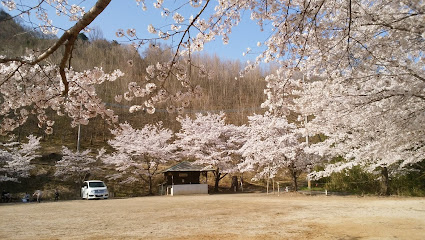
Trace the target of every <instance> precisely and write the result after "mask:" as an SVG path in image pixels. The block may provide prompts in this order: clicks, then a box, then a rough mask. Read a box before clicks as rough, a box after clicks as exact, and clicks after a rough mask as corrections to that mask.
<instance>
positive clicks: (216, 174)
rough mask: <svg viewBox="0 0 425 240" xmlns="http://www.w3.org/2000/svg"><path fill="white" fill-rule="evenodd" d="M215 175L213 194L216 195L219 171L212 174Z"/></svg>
mask: <svg viewBox="0 0 425 240" xmlns="http://www.w3.org/2000/svg"><path fill="white" fill-rule="evenodd" d="M214 175H215V184H214V192H215V193H217V192H218V183H219V182H220V176H221V173H220V169H218V168H217V170H216V171H215V172H214Z"/></svg>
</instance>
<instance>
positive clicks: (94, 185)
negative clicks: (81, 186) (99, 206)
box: [89, 182, 105, 187]
mask: <svg viewBox="0 0 425 240" xmlns="http://www.w3.org/2000/svg"><path fill="white" fill-rule="evenodd" d="M89 187H105V184H104V183H103V182H89Z"/></svg>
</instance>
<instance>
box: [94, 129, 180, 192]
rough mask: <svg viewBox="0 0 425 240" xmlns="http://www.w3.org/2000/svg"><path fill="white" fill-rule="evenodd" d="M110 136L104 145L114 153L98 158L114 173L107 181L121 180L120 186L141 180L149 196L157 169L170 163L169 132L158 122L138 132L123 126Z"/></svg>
mask: <svg viewBox="0 0 425 240" xmlns="http://www.w3.org/2000/svg"><path fill="white" fill-rule="evenodd" d="M111 132H112V134H113V135H114V136H115V137H114V139H112V140H109V141H108V143H109V145H111V147H113V148H114V149H115V150H116V152H115V153H112V154H110V155H105V156H104V157H103V158H102V159H103V162H104V163H106V164H109V165H112V166H114V167H115V170H116V171H117V173H115V174H112V175H109V178H111V179H121V181H122V183H133V182H138V181H140V180H142V181H143V182H145V183H147V184H148V186H149V195H152V194H153V191H152V187H153V178H154V176H155V175H156V174H157V173H158V170H159V167H160V165H161V164H165V163H167V162H168V161H170V160H172V159H173V151H174V149H175V148H174V145H173V144H172V141H171V140H172V137H173V132H172V131H171V130H169V129H166V128H163V126H162V122H159V123H157V124H154V125H152V124H147V125H145V126H144V127H143V128H142V129H134V128H133V127H131V125H130V124H128V123H124V124H120V128H118V129H115V130H111Z"/></svg>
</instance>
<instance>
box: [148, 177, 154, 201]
mask: <svg viewBox="0 0 425 240" xmlns="http://www.w3.org/2000/svg"><path fill="white" fill-rule="evenodd" d="M148 180H149V193H148V195H150V196H151V195H153V192H152V176H149V177H148Z"/></svg>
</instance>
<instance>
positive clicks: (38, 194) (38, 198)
mask: <svg viewBox="0 0 425 240" xmlns="http://www.w3.org/2000/svg"><path fill="white" fill-rule="evenodd" d="M41 194H42V193H41V190H36V191H35V192H34V194H33V195H32V197H33V198H34V200H35V201H37V202H41Z"/></svg>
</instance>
